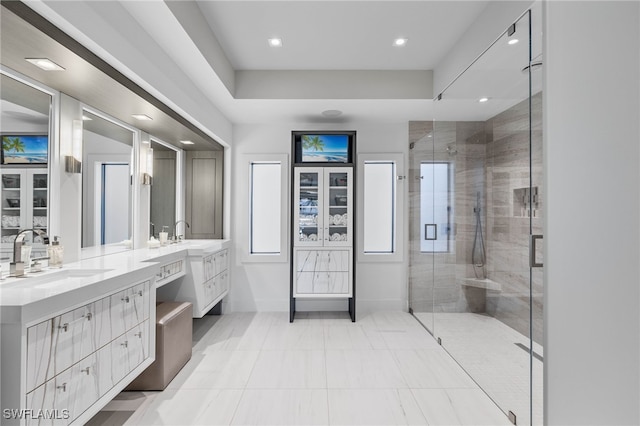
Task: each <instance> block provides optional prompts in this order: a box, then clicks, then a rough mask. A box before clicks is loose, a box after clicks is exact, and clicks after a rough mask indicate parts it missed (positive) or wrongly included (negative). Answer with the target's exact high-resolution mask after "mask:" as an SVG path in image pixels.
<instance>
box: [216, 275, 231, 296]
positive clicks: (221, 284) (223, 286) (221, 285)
mask: <svg viewBox="0 0 640 426" xmlns="http://www.w3.org/2000/svg"><path fill="white" fill-rule="evenodd" d="M216 284H217V295H216V297H218V296H220V295H221V294H223V293H224V292H226V291H228V290H229V272H228V271H224V272H223V273H222V274H220V276H219V277H218V280H217V283H216Z"/></svg>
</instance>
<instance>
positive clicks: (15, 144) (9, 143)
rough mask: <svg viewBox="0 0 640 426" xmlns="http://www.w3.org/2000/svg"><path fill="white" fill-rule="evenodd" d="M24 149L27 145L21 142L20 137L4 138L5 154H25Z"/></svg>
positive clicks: (3, 148)
mask: <svg viewBox="0 0 640 426" xmlns="http://www.w3.org/2000/svg"><path fill="white" fill-rule="evenodd" d="M24 148H25V145H24V143H23V142H22V141H21V140H20V138H19V137H13V138H12V137H9V136H3V137H2V150H3V151H4V152H9V151H14V152H16V153H18V152H24Z"/></svg>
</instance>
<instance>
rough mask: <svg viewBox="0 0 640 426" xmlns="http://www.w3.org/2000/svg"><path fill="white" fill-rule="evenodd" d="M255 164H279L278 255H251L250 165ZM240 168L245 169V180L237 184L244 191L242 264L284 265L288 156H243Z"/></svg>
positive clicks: (288, 200) (241, 232) (286, 239)
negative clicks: (279, 213) (279, 212)
mask: <svg viewBox="0 0 640 426" xmlns="http://www.w3.org/2000/svg"><path fill="white" fill-rule="evenodd" d="M255 163H280V165H281V170H280V185H281V186H280V187H281V192H280V211H281V212H282V214H281V215H280V253H264V254H263V253H251V240H250V239H251V165H252V164H255ZM241 166H242V167H243V168H244V169H245V171H246V173H245V174H244V175H245V177H246V180H244V179H243V181H242V182H239V185H240V186H239V188H241V189H242V190H244V191H246V198H245V199H246V205H245V208H242V210H244V212H243V215H244V218H242V222H241V223H242V225H241V226H240V229H238V231H240V232H239V233H240V234H242V235H241V238H242V246H243V248H242V253H243V254H242V261H243V263H286V262H289V251H290V245H289V244H290V243H289V216H290V210H291V209H290V198H291V197H290V190H289V186H290V185H289V181H290V178H289V174H290V167H289V155H288V154H244V155H243V156H242V162H241Z"/></svg>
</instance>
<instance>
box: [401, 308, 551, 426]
mask: <svg viewBox="0 0 640 426" xmlns="http://www.w3.org/2000/svg"><path fill="white" fill-rule="evenodd" d="M414 315H415V316H416V317H417V318H418V320H420V321H423V322H424V324H425V325H426V326H427V328H430V329H431V328H433V331H434V335H435V336H436V337H440V338H441V339H442V347H443V348H444V349H446V350H447V351H448V352H449V353H450V354H451V356H452V357H453V358H454V359H455V360H456V361H457V362H458V363H459V364H460V365H461V366H462V367H463V368H464V369H465V370H466V371H467V372H468V373H469V375H470V376H471V377H472V378H473V379H474V380H475V381H476V382H477V383H478V384H479V385H480V386H481V387H482V389H483V390H484V391H485V392H486V393H487V394H488V395H489V397H490V398H491V399H493V400H494V401H495V402H496V404H498V405H499V406H500V407H501V408H502V409H503V410H504V411H505V412H507V411H512V412H513V413H515V414H516V416H517V424H519V425H529V424H530V423H531V421H530V417H529V415H530V414H529V413H530V411H531V408H530V405H529V402H530V398H529V396H530V395H532V398H531V401H532V407H533V416H532V421H533V424H534V425H542V424H543V421H544V419H543V361H542V359H540V358H543V357H544V351H543V348H542V346H541V345H539V344H537V343H535V342H534V344H533V351H534V352H535V353H536V354H537V355H539V356H540V358H536V357H534V358H533V365H530V363H529V358H530V357H529V352H528V350H525V349H526V348H528V347H529V339H528V338H527V337H526V336H523V335H522V334H520V333H519V332H517V331H516V330H514V329H512V328H511V327H509V326H507V325H506V324H504V323H503V322H501V321H499V320H497V319H496V318H493V317H490V316H488V315H484V314H474V313H436V314H431V313H417V312H414ZM518 344H520V346H518ZM530 368H532V373H533V392H531V390H530V388H529V385H530V383H529V378H530V376H531V374H530V370H529V369H530Z"/></svg>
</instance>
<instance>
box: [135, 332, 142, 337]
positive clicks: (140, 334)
mask: <svg viewBox="0 0 640 426" xmlns="http://www.w3.org/2000/svg"><path fill="white" fill-rule="evenodd" d="M134 336H136V337H139V338H141V339H142V331H140V332H138V333H136V334H134Z"/></svg>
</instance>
